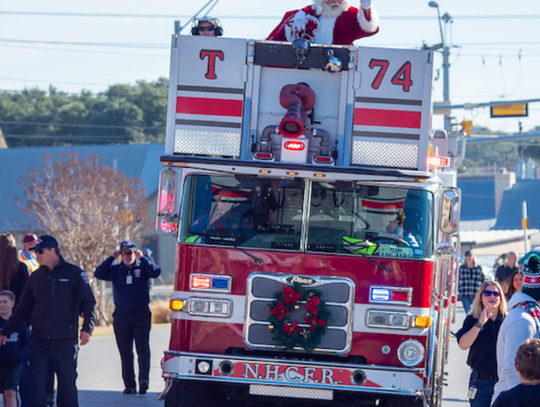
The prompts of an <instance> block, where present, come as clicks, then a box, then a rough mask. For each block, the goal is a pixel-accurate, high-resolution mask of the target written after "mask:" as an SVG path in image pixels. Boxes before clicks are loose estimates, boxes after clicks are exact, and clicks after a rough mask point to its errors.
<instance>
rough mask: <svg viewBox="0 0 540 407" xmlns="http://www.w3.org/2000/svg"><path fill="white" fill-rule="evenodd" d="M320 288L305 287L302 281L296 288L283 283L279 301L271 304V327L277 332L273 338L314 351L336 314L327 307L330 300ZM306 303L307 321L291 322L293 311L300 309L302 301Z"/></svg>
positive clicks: (277, 293) (290, 347) (275, 340)
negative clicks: (306, 288)
mask: <svg viewBox="0 0 540 407" xmlns="http://www.w3.org/2000/svg"><path fill="white" fill-rule="evenodd" d="M321 296H322V293H321V292H320V291H317V290H305V289H304V288H303V287H302V286H301V285H300V284H298V283H294V284H293V286H292V287H289V286H283V290H282V291H281V292H276V293H274V297H275V300H274V301H273V302H272V303H271V304H269V305H268V306H269V308H270V316H269V317H268V322H269V323H270V325H269V326H268V328H269V329H270V330H271V331H272V333H273V334H274V337H273V341H274V343H275V344H276V345H278V346H283V347H285V348H286V349H293V348H294V347H296V346H299V347H302V348H304V349H305V350H306V351H308V352H311V351H313V349H315V347H316V346H317V345H318V344H319V343H320V342H321V339H322V337H323V335H324V334H325V333H326V328H327V326H328V324H329V323H330V322H331V321H332V314H330V311H328V309H327V308H326V302H325V301H324V300H323V299H322V298H321ZM302 303H305V308H306V315H305V317H304V321H305V324H302V326H301V325H300V324H299V323H298V321H291V320H290V316H291V312H293V310H300V304H302Z"/></svg>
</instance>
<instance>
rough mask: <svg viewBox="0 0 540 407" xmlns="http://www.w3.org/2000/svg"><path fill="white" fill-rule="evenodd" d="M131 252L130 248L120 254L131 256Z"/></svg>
mask: <svg viewBox="0 0 540 407" xmlns="http://www.w3.org/2000/svg"><path fill="white" fill-rule="evenodd" d="M132 254H133V252H132V251H131V250H126V251H125V252H122V256H131V255H132Z"/></svg>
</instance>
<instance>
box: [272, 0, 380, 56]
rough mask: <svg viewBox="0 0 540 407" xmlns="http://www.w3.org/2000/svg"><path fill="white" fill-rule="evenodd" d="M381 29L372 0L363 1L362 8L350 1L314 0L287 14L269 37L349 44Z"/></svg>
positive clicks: (274, 39) (275, 39) (281, 39)
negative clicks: (350, 4) (356, 6)
mask: <svg viewBox="0 0 540 407" xmlns="http://www.w3.org/2000/svg"><path fill="white" fill-rule="evenodd" d="M378 32H379V14H378V13H377V10H376V9H375V7H374V6H373V4H372V1H371V0H360V9H357V8H355V7H351V6H349V0H313V4H312V5H311V6H306V7H304V8H303V9H301V10H293V11H288V12H287V13H285V16H284V17H283V19H282V20H281V22H280V23H279V25H278V26H277V27H276V28H275V29H274V31H272V32H271V33H270V35H269V36H268V38H267V39H268V40H271V41H294V40H296V39H298V38H302V39H305V40H308V41H309V42H312V43H316V44H338V45H350V44H352V43H353V41H355V40H357V39H359V38H363V37H369V36H372V35H374V34H376V33H378Z"/></svg>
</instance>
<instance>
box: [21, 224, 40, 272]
mask: <svg viewBox="0 0 540 407" xmlns="http://www.w3.org/2000/svg"><path fill="white" fill-rule="evenodd" d="M37 241H38V237H37V236H36V235H34V234H33V233H28V234H27V235H26V236H25V237H24V238H23V249H22V250H21V251H20V252H19V256H20V258H21V261H22V262H23V263H24V264H26V267H28V270H29V271H30V274H32V273H33V272H34V271H36V270H37V269H38V267H39V263H38V261H37V259H36V254H35V253H34V252H33V251H32V250H31V249H32V247H34V246H35V245H36V244H37Z"/></svg>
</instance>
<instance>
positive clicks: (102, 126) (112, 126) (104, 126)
mask: <svg viewBox="0 0 540 407" xmlns="http://www.w3.org/2000/svg"><path fill="white" fill-rule="evenodd" d="M0 124H15V125H27V126H53V127H79V128H81V127H84V128H94V129H144V130H165V126H134V125H131V126H130V125H115V124H68V123H54V122H50V123H46V122H20V121H11V120H0Z"/></svg>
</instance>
